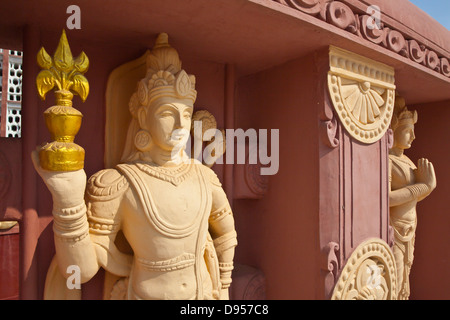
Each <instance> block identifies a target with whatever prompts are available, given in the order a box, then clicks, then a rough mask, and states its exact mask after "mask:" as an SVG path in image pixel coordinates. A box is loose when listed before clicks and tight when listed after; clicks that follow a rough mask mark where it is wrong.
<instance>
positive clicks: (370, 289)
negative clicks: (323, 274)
mask: <svg viewBox="0 0 450 320" xmlns="http://www.w3.org/2000/svg"><path fill="white" fill-rule="evenodd" d="M396 274H397V271H396V267H395V260H394V255H393V253H392V251H391V249H390V248H389V245H388V244H387V243H386V242H384V241H383V240H381V239H369V240H367V241H365V242H363V243H361V244H360V245H359V246H358V247H357V248H356V249H355V251H354V252H353V253H352V255H351V256H350V258H348V260H347V264H346V265H345V267H344V268H343V269H342V271H341V275H340V278H339V280H338V282H337V283H336V286H335V288H334V292H333V296H332V298H331V299H332V300H395V299H396V297H397V295H396V292H397V291H396V288H397V278H396Z"/></svg>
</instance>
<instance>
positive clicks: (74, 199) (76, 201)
mask: <svg viewBox="0 0 450 320" xmlns="http://www.w3.org/2000/svg"><path fill="white" fill-rule="evenodd" d="M31 158H32V160H33V164H34V168H35V169H36V171H37V172H38V173H39V175H40V176H41V178H42V180H43V181H44V183H45V184H46V185H47V188H48V189H49V191H50V193H51V194H52V197H53V209H63V208H72V207H75V206H78V205H80V204H81V203H83V202H84V192H85V189H86V173H85V172H84V170H83V169H81V170H77V171H48V170H44V169H42V167H41V165H40V162H39V153H38V151H33V152H32V154H31Z"/></svg>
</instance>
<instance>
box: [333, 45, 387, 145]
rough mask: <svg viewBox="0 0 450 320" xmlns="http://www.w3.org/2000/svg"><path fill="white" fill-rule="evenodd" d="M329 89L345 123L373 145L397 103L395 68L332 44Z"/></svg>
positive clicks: (359, 139) (344, 124)
mask: <svg viewBox="0 0 450 320" xmlns="http://www.w3.org/2000/svg"><path fill="white" fill-rule="evenodd" d="M329 56H330V71H329V72H328V90H329V93H330V98H331V101H332V102H333V106H334V109H335V111H336V114H337V115H338V117H339V119H340V120H341V123H342V125H343V126H344V127H345V129H346V130H347V132H348V133H349V134H350V135H351V136H352V137H353V138H355V139H356V140H358V141H360V142H363V143H366V144H370V143H374V142H376V141H378V140H379V139H381V137H383V135H384V134H385V133H386V131H387V130H388V129H389V124H390V123H391V118H392V114H393V110H394V102H395V84H394V83H395V78H394V69H393V68H391V67H389V66H386V65H384V64H382V63H379V62H376V61H373V60H370V59H367V58H365V57H362V56H359V55H356V54H354V53H351V52H349V51H346V50H343V49H339V48H336V47H333V46H330V55H329Z"/></svg>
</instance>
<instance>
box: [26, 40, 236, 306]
mask: <svg viewBox="0 0 450 320" xmlns="http://www.w3.org/2000/svg"><path fill="white" fill-rule="evenodd" d="M194 86H195V78H194V76H191V75H188V74H187V73H186V72H185V71H184V70H183V69H182V68H181V61H180V59H179V57H178V53H177V52H176V50H175V49H173V48H172V47H171V46H170V45H169V43H168V37H167V34H160V35H159V36H158V39H157V42H156V45H155V47H154V48H153V50H152V54H151V55H149V57H148V60H147V75H146V77H145V78H144V79H142V80H141V81H140V82H139V84H138V88H137V90H136V92H135V93H134V94H133V96H132V97H131V99H130V104H129V107H130V111H131V113H132V116H133V118H132V122H131V124H130V126H129V129H128V137H127V141H126V146H125V149H124V154H123V158H122V162H123V163H122V164H119V165H117V166H116V167H115V168H114V169H106V170H102V171H100V172H98V173H96V174H94V175H93V176H92V177H91V178H90V179H89V181H88V182H87V186H86V175H85V172H84V170H78V171H72V172H51V171H46V170H43V169H42V168H41V167H40V166H39V163H38V161H39V160H38V157H37V155H36V154H34V155H33V161H34V162H35V166H36V169H37V171H38V172H39V174H40V175H41V177H42V178H43V180H44V182H45V183H46V185H47V186H48V188H49V190H50V192H51V193H52V196H53V215H54V226H53V228H54V234H55V246H56V256H55V260H54V262H53V263H52V266H53V268H52V267H51V268H50V270H49V274H48V277H47V282H46V289H45V295H46V297H47V298H61V296H63V297H73V294H71V292H69V293H67V292H68V291H67V289H66V288H62V289H61V288H59V289H58V288H56V282H58V281H56V280H55V279H56V278H58V277H61V275H62V276H63V277H64V280H65V278H68V277H69V276H70V275H71V273H68V270H72V269H70V268H71V266H76V267H77V268H79V270H80V272H81V282H82V283H84V282H86V281H88V280H90V279H91V278H92V277H93V276H94V275H95V274H96V273H97V271H98V270H99V268H100V267H103V268H104V269H105V270H106V271H107V273H109V274H112V275H115V276H117V277H116V278H115V279H116V280H117V279H119V280H118V281H115V282H114V283H112V284H111V285H110V287H109V289H110V294H109V296H110V297H112V298H125V299H219V298H220V299H227V298H228V287H229V285H230V283H231V273H232V269H233V258H234V249H235V246H236V245H237V240H236V239H237V237H236V231H235V228H234V219H233V215H232V212H231V208H230V205H229V203H228V200H227V198H226V195H225V193H224V191H223V189H222V187H221V184H220V182H219V180H218V178H217V176H216V175H215V174H214V172H213V171H212V170H211V169H209V168H208V167H206V166H204V165H202V164H200V163H198V162H195V161H193V160H191V159H188V158H187V155H186V153H185V150H184V146H183V147H181V146H182V145H183V142H185V141H186V139H187V135H188V134H189V131H190V128H191V117H192V112H193V105H194V101H195V99H196V94H197V92H196V91H195V89H194ZM85 191H86V192H85ZM125 247H128V248H129V250H124V249H123V248H125ZM56 265H57V267H56ZM58 270H59V271H58ZM55 273H56V274H55ZM59 282H61V281H59ZM64 285H65V282H64ZM60 287H61V285H60ZM105 288H106V286H105ZM58 290H63V291H64V290H65V291H66V293H62V292H61V293H56V291H58ZM105 296H107V297H108V294H106V295H105Z"/></svg>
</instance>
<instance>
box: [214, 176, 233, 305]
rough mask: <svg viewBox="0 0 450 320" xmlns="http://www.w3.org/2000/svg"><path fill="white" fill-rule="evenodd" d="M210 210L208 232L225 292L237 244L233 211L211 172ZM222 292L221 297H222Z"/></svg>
mask: <svg viewBox="0 0 450 320" xmlns="http://www.w3.org/2000/svg"><path fill="white" fill-rule="evenodd" d="M212 195H213V203H212V211H211V215H210V218H209V232H210V234H211V237H212V239H213V241H214V247H215V249H216V252H217V258H218V260H219V270H220V282H221V284H222V290H223V291H225V295H226V294H227V290H228V288H229V286H230V284H231V273H232V270H233V267H234V264H233V259H234V250H235V247H236V245H237V234H236V230H235V226H234V218H233V213H232V211H231V207H230V204H229V202H228V199H227V196H226V194H225V192H224V191H223V189H222V186H221V185H220V182H219V180H218V179H217V176H215V174H214V173H213V174H212ZM223 294H224V293H223V292H222V293H221V298H223Z"/></svg>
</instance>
